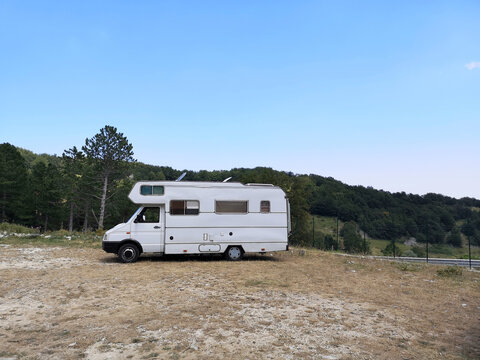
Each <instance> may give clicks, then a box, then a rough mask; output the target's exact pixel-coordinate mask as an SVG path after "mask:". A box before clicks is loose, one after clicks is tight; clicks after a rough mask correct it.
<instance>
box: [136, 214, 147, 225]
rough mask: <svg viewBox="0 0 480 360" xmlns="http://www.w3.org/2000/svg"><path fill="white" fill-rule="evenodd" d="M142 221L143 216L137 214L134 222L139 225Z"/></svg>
mask: <svg viewBox="0 0 480 360" xmlns="http://www.w3.org/2000/svg"><path fill="white" fill-rule="evenodd" d="M143 220H145V216H143V215H142V214H138V215H137V217H136V219H135V221H134V222H135V223H139V222H143Z"/></svg>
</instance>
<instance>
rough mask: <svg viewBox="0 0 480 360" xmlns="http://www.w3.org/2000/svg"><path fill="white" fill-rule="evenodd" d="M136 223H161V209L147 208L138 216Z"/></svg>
mask: <svg viewBox="0 0 480 360" xmlns="http://www.w3.org/2000/svg"><path fill="white" fill-rule="evenodd" d="M135 222H136V223H159V222H160V208H159V207H146V208H143V210H142V211H141V212H140V214H138V216H137V218H136V220H135Z"/></svg>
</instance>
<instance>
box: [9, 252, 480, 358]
mask: <svg viewBox="0 0 480 360" xmlns="http://www.w3.org/2000/svg"><path fill="white" fill-rule="evenodd" d="M438 269H440V267H435V266H424V265H416V264H396V263H391V262H388V261H379V260H372V259H361V258H349V257H343V256H338V255H334V254H330V253H324V252H319V251H306V252H303V251H302V252H300V251H298V250H294V251H290V252H288V253H285V252H284V253H275V254H273V255H272V254H269V255H267V256H263V255H252V256H248V257H247V258H246V259H245V260H243V261H240V262H228V261H225V260H223V259H221V258H199V257H188V258H186V257H141V258H140V261H139V262H137V263H135V264H121V263H118V262H117V260H116V258H115V257H114V256H113V255H111V254H106V253H104V252H103V251H102V250H99V249H82V248H80V249H78V248H68V247H67V248H65V247H48V246H42V247H39V246H25V245H24V246H15V245H0V279H1V282H0V358H2V357H3V358H19V359H20V358H27V359H30V358H31V359H37V358H38V359H65V358H67V359H69V358H79V357H83V358H87V359H155V358H158V359H184V358H185V359H224V358H230V359H303V358H305V359H436V358H439V359H440V358H442V359H445V358H446V359H465V358H467V359H468V358H472V359H474V358H479V357H480V321H479V320H480V291H479V290H480V274H479V273H478V272H470V271H467V270H463V275H454V276H451V277H449V276H439V275H438V273H437V270H438Z"/></svg>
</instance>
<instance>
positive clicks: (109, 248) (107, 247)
mask: <svg viewBox="0 0 480 360" xmlns="http://www.w3.org/2000/svg"><path fill="white" fill-rule="evenodd" d="M119 248H120V242H119V241H102V249H103V251H105V252H107V253H113V254H116V253H117V252H118V249H119Z"/></svg>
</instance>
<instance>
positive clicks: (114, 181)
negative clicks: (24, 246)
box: [0, 126, 480, 246]
mask: <svg viewBox="0 0 480 360" xmlns="http://www.w3.org/2000/svg"><path fill="white" fill-rule="evenodd" d="M184 171H186V172H187V175H186V177H185V180H193V181H222V180H224V179H226V178H228V177H232V179H231V180H230V181H237V182H242V183H249V182H250V183H252V182H257V183H271V184H275V185H278V186H281V187H282V188H283V189H284V190H285V192H286V193H287V195H288V197H289V199H290V203H291V208H292V224H293V230H294V232H293V236H292V242H293V243H296V244H304V243H306V242H307V241H308V239H309V235H308V234H309V231H310V229H309V225H308V224H309V217H310V214H315V215H323V216H334V217H338V218H339V219H340V220H342V221H344V222H350V223H354V224H355V227H356V228H357V229H361V230H363V231H365V232H366V233H367V234H368V236H370V237H374V238H381V239H398V238H401V237H415V238H416V239H417V241H420V242H422V241H425V240H426V237H427V236H428V240H429V242H432V243H449V244H451V245H453V246H460V245H461V237H462V235H461V234H463V236H468V237H470V239H471V240H472V243H473V244H477V245H480V200H478V199H473V198H462V199H454V198H451V197H448V196H443V195H439V194H426V195H423V196H420V195H413V194H406V193H389V192H386V191H381V190H375V189H373V188H371V187H363V186H349V185H346V184H343V183H342V182H340V181H337V180H335V179H333V178H330V177H328V178H327V177H322V176H319V175H312V174H310V175H301V174H293V173H291V172H281V171H275V170H272V169H270V168H254V169H244V168H237V169H231V170H221V171H205V170H202V171H198V172H195V171H188V170H177V169H172V168H170V167H164V166H154V165H147V164H143V163H141V162H137V161H135V160H134V158H133V144H130V143H129V142H128V139H127V138H126V137H125V136H124V135H123V134H121V133H118V131H117V129H115V128H114V127H109V126H106V127H105V128H104V129H101V131H100V133H99V134H96V135H95V136H94V137H92V138H90V139H86V141H85V145H84V146H82V147H81V148H77V147H75V146H73V147H72V148H70V149H66V150H65V151H64V153H63V154H62V156H52V155H46V154H42V155H36V154H34V153H32V152H31V151H28V150H26V149H20V148H17V147H15V146H14V144H13V145H12V144H8V143H4V144H1V145H0V206H1V214H0V218H1V219H0V220H1V221H2V222H4V221H6V222H13V223H19V224H23V225H26V226H31V227H38V228H40V229H41V230H42V231H44V230H57V229H60V228H64V229H67V230H70V231H72V230H83V231H87V230H95V229H98V228H99V229H103V228H109V227H111V226H113V225H115V224H117V223H119V222H122V221H125V220H127V219H128V218H129V217H130V215H131V214H132V213H133V211H134V210H135V208H136V205H134V204H132V203H131V202H130V201H129V199H128V197H127V195H128V193H129V191H130V189H131V187H132V185H133V184H134V183H135V182H136V181H138V180H175V179H176V178H178V176H179V175H181V174H182V173H183V172H184Z"/></svg>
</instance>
